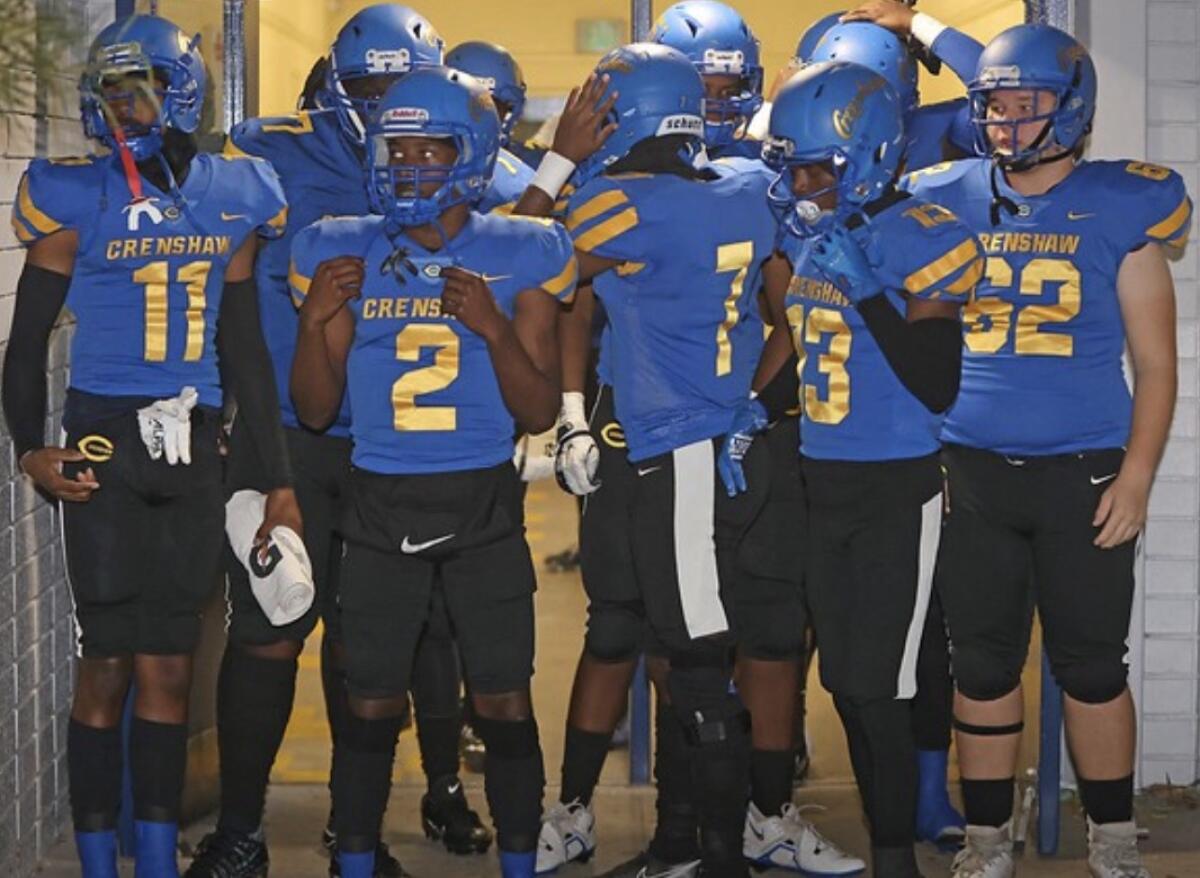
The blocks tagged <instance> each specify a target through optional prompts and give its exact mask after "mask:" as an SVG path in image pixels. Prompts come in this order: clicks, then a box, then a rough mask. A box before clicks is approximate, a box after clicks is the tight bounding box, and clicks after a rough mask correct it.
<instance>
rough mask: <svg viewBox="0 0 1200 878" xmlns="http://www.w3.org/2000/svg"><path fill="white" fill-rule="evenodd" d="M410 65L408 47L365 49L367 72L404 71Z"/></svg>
mask: <svg viewBox="0 0 1200 878" xmlns="http://www.w3.org/2000/svg"><path fill="white" fill-rule="evenodd" d="M411 66H412V60H411V59H410V58H409V55H408V49H367V72H369V73H406V72H407V71H408V69H409V67H411Z"/></svg>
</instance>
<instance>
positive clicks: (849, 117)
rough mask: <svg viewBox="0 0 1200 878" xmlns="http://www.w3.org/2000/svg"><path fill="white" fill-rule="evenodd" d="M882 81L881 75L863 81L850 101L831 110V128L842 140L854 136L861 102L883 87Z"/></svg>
mask: <svg viewBox="0 0 1200 878" xmlns="http://www.w3.org/2000/svg"><path fill="white" fill-rule="evenodd" d="M883 83H884V81H883V79H882V77H875V78H874V79H870V80H868V81H866V82H864V83H863V84H862V85H860V86H859V87H858V91H857V92H856V93H855V95H854V97H853V98H851V99H850V103H848V104H846V106H845V107H843V108H842V109H840V110H834V111H833V130H834V131H836V132H837V133H838V136H839V137H841V138H842V140H849V139H850V138H851V137H853V136H854V126H855V125H857V124H858V120H859V117H860V116H862V112H863V102H864V101H866V99H867V98H868V97H870V96H871V95H873V94H874V93H875V92H877V91H879V89H880V88H882V87H883Z"/></svg>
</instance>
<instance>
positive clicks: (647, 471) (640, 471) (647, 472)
mask: <svg viewBox="0 0 1200 878" xmlns="http://www.w3.org/2000/svg"><path fill="white" fill-rule="evenodd" d="M660 469H662V467H661V466H648V467H646V468H645V469H642V468H641V467H640V466H639V467H638V471H637V474H638V475H639V476H648V475H650V473H656V472H658V471H659V470H660Z"/></svg>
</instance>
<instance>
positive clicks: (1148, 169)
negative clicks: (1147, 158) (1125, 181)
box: [1125, 162, 1171, 183]
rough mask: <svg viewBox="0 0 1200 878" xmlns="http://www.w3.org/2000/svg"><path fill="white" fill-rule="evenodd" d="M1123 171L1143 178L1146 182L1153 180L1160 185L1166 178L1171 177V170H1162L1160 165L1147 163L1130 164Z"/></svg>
mask: <svg viewBox="0 0 1200 878" xmlns="http://www.w3.org/2000/svg"><path fill="white" fill-rule="evenodd" d="M1125 170H1126V171H1128V172H1129V173H1131V174H1135V175H1137V176H1139V177H1145V178H1146V179H1147V180H1153V181H1154V182H1156V183H1161V182H1162V181H1163V180H1165V179H1167V177H1169V176H1171V169H1170V168H1164V167H1163V166H1162V165H1152V164H1150V163H1149V162H1130V163H1129V164H1127V165H1126V166H1125Z"/></svg>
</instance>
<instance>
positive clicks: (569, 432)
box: [554, 391, 600, 497]
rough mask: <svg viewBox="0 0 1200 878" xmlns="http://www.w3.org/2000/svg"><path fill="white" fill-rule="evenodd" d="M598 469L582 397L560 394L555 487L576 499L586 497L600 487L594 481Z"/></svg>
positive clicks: (594, 440) (572, 394)
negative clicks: (560, 406) (556, 482)
mask: <svg viewBox="0 0 1200 878" xmlns="http://www.w3.org/2000/svg"><path fill="white" fill-rule="evenodd" d="M599 466H600V449H599V447H598V446H597V445H596V439H595V437H594V436H592V434H591V433H590V432H589V431H588V423H587V418H586V417H585V416H584V413H583V394H582V393H579V392H577V391H576V392H571V393H564V394H563V404H562V412H560V413H559V416H558V449H557V450H556V451H555V454H554V475H555V478H557V479H558V484H559V487H561V488H562V489H563V490H564V491H568V492H570V493H572V494H574V495H575V496H577V497H586V496H587V495H588V494H590V493H592V492H593V491H595V490H596V489H597V488H599V487H600V481H599V480H598V479H597V478H596V470H597V469H598V468H599Z"/></svg>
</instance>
